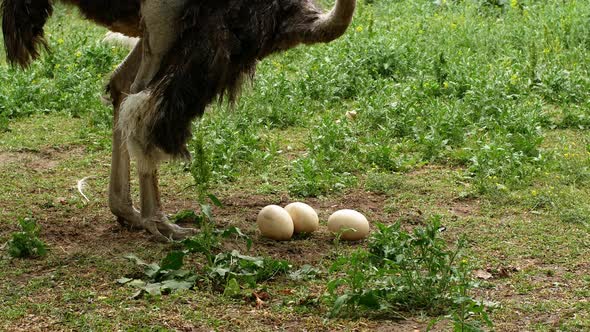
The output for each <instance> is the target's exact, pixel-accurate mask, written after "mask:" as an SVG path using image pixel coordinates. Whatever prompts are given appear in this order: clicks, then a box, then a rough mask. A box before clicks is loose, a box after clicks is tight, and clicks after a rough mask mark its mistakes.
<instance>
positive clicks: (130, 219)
mask: <svg viewBox="0 0 590 332" xmlns="http://www.w3.org/2000/svg"><path fill="white" fill-rule="evenodd" d="M115 215H116V216H117V222H118V223H119V224H120V225H121V226H122V227H125V228H128V229H131V230H140V229H144V226H143V222H142V221H141V214H140V213H139V211H137V210H136V209H135V208H131V209H126V210H125V211H117V213H116V214H115Z"/></svg>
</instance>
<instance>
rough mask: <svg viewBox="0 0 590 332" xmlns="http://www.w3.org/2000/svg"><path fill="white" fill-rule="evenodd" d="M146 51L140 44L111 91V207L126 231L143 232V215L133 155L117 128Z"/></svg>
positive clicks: (113, 81)
mask: <svg viewBox="0 0 590 332" xmlns="http://www.w3.org/2000/svg"><path fill="white" fill-rule="evenodd" d="M141 55H142V47H141V45H140V44H138V45H137V46H136V47H135V48H134V49H133V51H131V53H129V55H128V56H127V58H126V59H125V60H124V61H123V62H122V63H121V64H120V65H119V67H117V69H116V70H115V72H114V73H113V75H112V77H111V81H110V83H109V90H110V93H111V98H112V100H113V143H112V161H111V177H110V181H109V207H110V209H111V212H112V213H113V214H114V215H115V216H117V221H118V222H119V223H120V224H121V225H122V226H124V227H128V228H134V229H143V228H144V227H143V224H142V222H141V215H140V214H139V211H137V210H136V209H135V208H134V207H133V202H132V200H131V192H130V184H129V152H128V150H127V146H126V144H124V141H123V138H122V133H121V130H120V128H119V126H118V125H117V123H118V121H119V109H120V106H121V103H122V101H123V99H125V97H126V96H127V93H128V92H129V89H130V86H131V83H132V82H133V80H134V79H135V76H136V75H137V71H138V69H139V65H140V63H141Z"/></svg>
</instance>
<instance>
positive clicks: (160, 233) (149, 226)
mask: <svg viewBox="0 0 590 332" xmlns="http://www.w3.org/2000/svg"><path fill="white" fill-rule="evenodd" d="M143 227H144V229H145V230H147V231H148V232H150V233H151V234H152V235H153V236H155V237H156V239H157V240H158V241H161V242H170V241H180V240H184V239H186V238H187V237H189V236H191V235H193V234H195V233H196V232H197V230H196V229H194V228H185V227H180V226H178V225H176V224H173V223H171V222H170V221H169V220H168V218H166V217H165V216H155V217H152V218H147V219H144V221H143Z"/></svg>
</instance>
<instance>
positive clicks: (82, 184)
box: [77, 175, 96, 203]
mask: <svg viewBox="0 0 590 332" xmlns="http://www.w3.org/2000/svg"><path fill="white" fill-rule="evenodd" d="M94 178H96V176H93V175H92V176H87V177H85V178H83V179H82V180H79V181H78V185H77V187H78V192H79V193H80V195H82V197H83V198H84V199H85V200H86V203H88V202H90V199H89V198H88V196H86V195H85V194H84V188H86V186H87V183H86V182H87V181H88V180H90V179H94Z"/></svg>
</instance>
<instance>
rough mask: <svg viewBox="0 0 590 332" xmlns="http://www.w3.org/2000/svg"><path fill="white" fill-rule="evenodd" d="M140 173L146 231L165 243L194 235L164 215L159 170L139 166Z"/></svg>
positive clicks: (142, 210)
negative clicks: (159, 188)
mask: <svg viewBox="0 0 590 332" xmlns="http://www.w3.org/2000/svg"><path fill="white" fill-rule="evenodd" d="M138 173H139V194H140V196H141V219H142V222H143V225H144V227H145V229H146V230H147V231H149V232H150V233H152V234H153V235H154V236H155V237H156V238H157V239H158V240H159V241H163V242H168V241H172V240H182V239H185V238H187V237H189V236H191V235H192V234H194V233H195V232H196V230H194V229H192V228H183V227H180V226H178V225H176V224H173V223H171V222H170V221H169V220H168V218H167V217H166V215H164V213H162V207H161V203H160V192H159V190H158V171H157V169H156V168H155V167H145V165H144V166H142V165H138Z"/></svg>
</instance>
